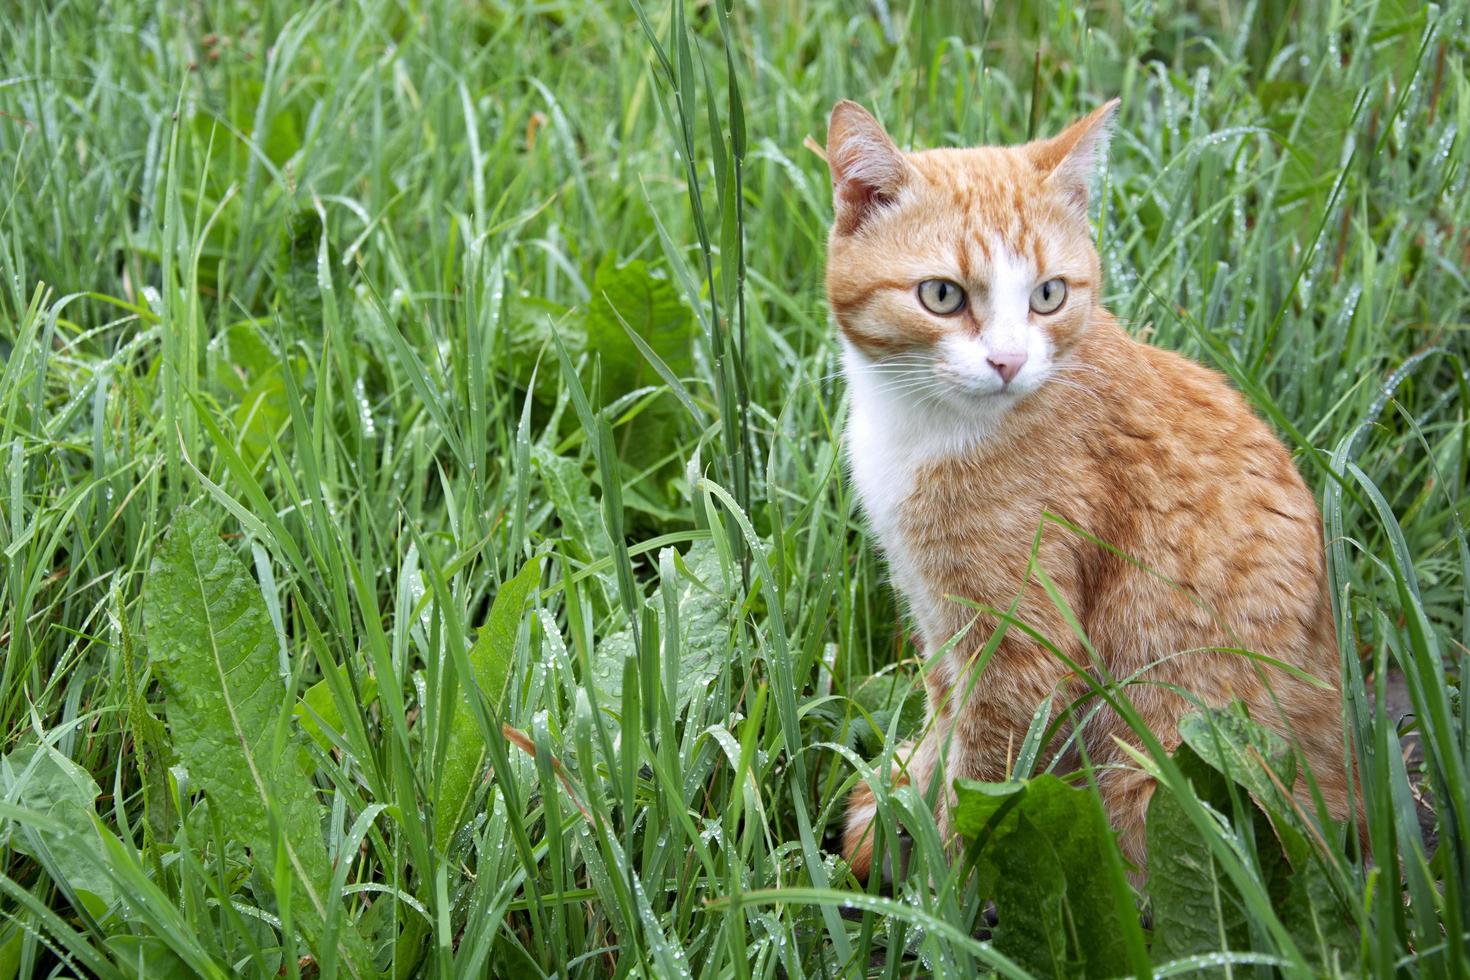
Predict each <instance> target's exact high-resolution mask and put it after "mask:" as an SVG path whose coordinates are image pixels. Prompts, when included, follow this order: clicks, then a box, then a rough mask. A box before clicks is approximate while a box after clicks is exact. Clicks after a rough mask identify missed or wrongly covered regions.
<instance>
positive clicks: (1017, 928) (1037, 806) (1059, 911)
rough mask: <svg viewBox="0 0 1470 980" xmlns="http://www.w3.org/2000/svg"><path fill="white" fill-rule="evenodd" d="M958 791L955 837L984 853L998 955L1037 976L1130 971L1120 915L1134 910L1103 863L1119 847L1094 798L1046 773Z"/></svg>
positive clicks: (965, 784) (968, 783)
mask: <svg viewBox="0 0 1470 980" xmlns="http://www.w3.org/2000/svg"><path fill="white" fill-rule="evenodd" d="M955 791H956V796H957V800H956V804H955V809H954V812H953V820H954V826H955V829H956V830H957V831H959V832H960V833H961V834H963V835H964V836H967V837H975V838H977V839H978V840H979V841H980V842H981V845H982V847H981V851H980V854H979V868H980V879H981V888H982V890H983V891H985V892H986V894H988V895H989V896H990V897H991V898H993V899H994V901H995V907H996V913H997V915H998V917H999V924H998V925H997V927H996V930H995V936H994V942H995V946H996V948H997V949H998V950H1000V951H1001V952H1003V953H1005V954H1006V955H1007V956H1009V957H1011V958H1013V959H1015V960H1016V961H1017V962H1018V963H1020V964H1022V965H1023V966H1026V967H1028V968H1029V969H1031V970H1033V971H1035V972H1036V973H1037V974H1038V975H1039V976H1053V977H1071V976H1079V977H1080V976H1089V977H1090V976H1117V975H1119V974H1122V973H1126V972H1129V969H1130V966H1129V962H1128V948H1127V944H1126V940H1125V938H1124V922H1123V917H1124V916H1134V915H1136V914H1137V912H1136V910H1135V909H1134V906H1133V902H1132V900H1131V897H1130V894H1131V893H1130V892H1129V890H1128V887H1127V884H1126V883H1125V882H1124V881H1123V879H1122V873H1121V871H1119V870H1118V865H1117V864H1116V863H1115V862H1114V861H1110V860H1108V859H1107V850H1108V849H1109V848H1115V847H1117V844H1116V843H1115V842H1114V840H1113V834H1112V830H1111V829H1110V828H1109V826H1108V822H1107V817H1106V816H1105V815H1104V814H1103V810H1102V804H1101V803H1100V802H1099V800H1098V799H1097V796H1096V795H1095V794H1094V793H1093V792H1092V791H1091V790H1089V789H1086V788H1081V789H1074V788H1072V787H1070V786H1068V785H1067V784H1066V783H1064V782H1063V781H1062V780H1061V779H1059V778H1057V777H1056V776H1054V775H1051V774H1050V773H1047V774H1044V775H1041V776H1038V777H1036V778H1035V779H1031V780H1027V781H1026V782H1024V783H1014V782H1012V783H993V784H991V783H979V782H974V781H972V780H963V779H962V780H956V782H955ZM987 831H988V833H987Z"/></svg>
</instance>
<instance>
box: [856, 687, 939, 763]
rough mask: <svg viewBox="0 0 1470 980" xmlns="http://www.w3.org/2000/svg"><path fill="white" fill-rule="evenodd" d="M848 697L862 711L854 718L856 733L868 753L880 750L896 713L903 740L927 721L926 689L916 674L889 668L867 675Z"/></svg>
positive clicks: (899, 731) (898, 732)
mask: <svg viewBox="0 0 1470 980" xmlns="http://www.w3.org/2000/svg"><path fill="white" fill-rule="evenodd" d="M849 697H851V698H852V700H853V701H855V702H856V703H857V705H858V707H860V708H862V710H863V714H861V715H858V716H857V717H856V718H854V719H853V734H854V736H855V737H856V738H857V740H858V744H859V745H860V746H862V748H863V749H864V750H865V752H866V754H867V755H870V756H871V755H876V754H877V753H878V750H879V749H880V748H881V747H882V743H883V740H884V739H885V738H887V737H888V729H889V726H890V725H891V724H892V723H893V716H894V715H895V714H897V715H898V716H899V717H898V729H897V735H898V737H899V738H900V739H905V738H908V737H909V736H910V735H911V734H913V733H914V732H915V731H917V730H918V728H919V726H920V725H922V724H923V722H924V690H923V687H922V686H920V685H919V683H918V678H916V677H914V676H913V675H910V674H900V673H897V672H895V671H889V672H888V673H884V674H875V675H873V676H872V677H865V678H863V680H862V681H861V683H859V684H858V686H857V688H856V689H855V690H853V691H852V692H851V694H850V695H849ZM869 719H871V720H872V724H871V726H870V725H869V722H868V720H869Z"/></svg>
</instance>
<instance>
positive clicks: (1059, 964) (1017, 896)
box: [987, 811, 1110, 977]
mask: <svg viewBox="0 0 1470 980" xmlns="http://www.w3.org/2000/svg"><path fill="white" fill-rule="evenodd" d="M1006 826H1007V827H1008V829H1007V830H1005V831H1004V832H1003V833H1001V835H1000V836H999V837H997V838H996V841H995V845H994V846H993V847H991V848H989V849H988V851H987V854H988V857H989V863H990V868H989V871H990V873H989V874H988V875H987V884H989V885H990V887H989V889H988V892H989V894H990V896H991V898H992V899H993V900H994V902H995V908H996V914H997V915H998V916H999V921H998V922H997V924H996V927H995V931H994V933H993V934H992V937H991V939H992V941H993V942H994V943H995V948H996V949H998V950H1000V951H1001V952H1002V953H1004V954H1006V955H1007V956H1009V957H1011V958H1012V959H1014V960H1015V961H1016V962H1017V963H1019V964H1020V965H1021V966H1024V967H1026V968H1027V969H1028V970H1030V971H1031V972H1032V973H1034V974H1035V975H1037V976H1039V977H1076V976H1083V975H1084V973H1083V971H1082V966H1083V964H1082V963H1081V962H1080V961H1079V958H1078V954H1077V952H1076V951H1075V950H1072V949H1069V948H1068V947H1069V946H1070V945H1071V944H1069V943H1068V942H1067V910H1066V908H1065V906H1066V904H1067V873H1066V871H1065V870H1063V868H1062V863H1061V859H1060V858H1059V857H1058V856H1057V852H1056V850H1055V849H1054V848H1053V847H1052V846H1051V843H1050V841H1048V840H1047V835H1046V834H1045V833H1043V832H1042V831H1041V830H1039V829H1038V828H1037V827H1036V826H1035V825H1034V824H1032V823H1031V821H1030V820H1028V819H1026V815H1025V814H1024V813H1022V812H1019V811H1018V812H1017V813H1016V815H1015V816H1014V817H1013V818H1012V819H1010V820H1008V821H1006ZM1096 975H1097V976H1108V975H1110V974H1104V973H1098V974H1096Z"/></svg>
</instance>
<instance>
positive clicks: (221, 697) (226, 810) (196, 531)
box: [143, 507, 363, 973]
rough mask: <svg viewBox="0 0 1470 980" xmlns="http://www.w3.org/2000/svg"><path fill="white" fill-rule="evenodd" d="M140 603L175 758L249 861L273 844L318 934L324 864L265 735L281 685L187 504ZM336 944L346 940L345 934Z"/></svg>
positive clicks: (303, 792) (230, 572) (309, 801)
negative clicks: (279, 850)
mask: <svg viewBox="0 0 1470 980" xmlns="http://www.w3.org/2000/svg"><path fill="white" fill-rule="evenodd" d="M143 610H144V621H145V624H146V626H147V630H148V633H147V644H148V655H149V659H150V662H151V663H152V664H153V668H154V673H155V675H156V676H157V677H158V679H159V681H160V682H161V683H162V685H163V689H164V693H165V695H166V696H167V704H166V711H167V717H168V725H169V731H170V733H171V735H172V737H173V744H174V748H175V749H176V751H177V752H178V756H179V760H180V761H181V762H182V763H183V765H184V766H185V768H186V769H187V770H188V773H189V778H190V780H191V781H192V782H193V784H194V785H196V786H198V787H199V788H201V789H202V790H203V791H204V793H205V795H206V797H207V798H208V800H209V801H210V809H211V811H212V812H213V813H214V815H215V817H216V819H218V820H219V822H220V825H221V827H222V828H223V829H224V831H225V832H226V833H227V834H228V836H229V837H230V838H231V839H234V840H238V841H241V842H242V843H244V844H245V845H246V846H248V847H249V848H250V849H251V851H252V853H253V854H254V855H255V861H256V865H257V867H258V868H270V867H271V866H272V861H271V859H270V858H268V857H266V856H267V855H271V854H274V853H276V850H277V848H283V849H284V855H283V857H284V859H285V862H286V864H287V865H288V866H289V868H290V870H291V872H292V874H293V877H294V878H295V879H296V880H295V883H294V885H293V887H292V911H293V914H294V915H295V917H296V920H297V921H298V922H301V923H303V924H305V926H306V928H307V931H308V933H309V934H313V935H314V934H317V933H319V932H320V930H321V928H322V925H323V924H324V922H325V918H326V914H327V908H326V905H325V902H326V900H327V894H328V893H327V889H328V887H329V884H330V881H331V867H330V865H329V864H328V862H327V848H326V844H325V842H324V841H323V840H322V833H321V824H320V820H321V813H320V807H319V806H318V804H317V798H316V789H315V787H313V786H312V784H311V782H310V781H309V780H308V779H307V777H306V775H305V774H304V772H303V769H302V766H301V765H299V752H300V747H299V746H295V745H289V744H288V745H284V746H283V745H280V744H278V743H277V739H276V731H277V726H276V721H277V719H278V717H279V715H280V712H281V710H282V705H283V703H285V701H284V699H285V696H286V692H285V690H284V688H283V686H282V684H281V679H280V677H279V675H278V673H277V671H278V667H277V654H276V638H275V633H274V631H273V629H272V627H271V624H270V620H269V618H268V617H267V614H266V608H265V600H264V599H263V598H262V597H261V594H260V590H259V588H258V587H257V586H256V584H255V581H254V579H252V578H251V577H250V574H249V573H248V572H247V571H246V570H245V566H244V565H243V564H242V563H241V562H240V561H239V559H238V558H236V557H235V555H234V553H233V552H231V551H230V549H229V548H228V547H226V546H225V545H224V543H223V542H221V541H220V539H219V535H218V534H217V533H216V532H215V529H214V528H213V526H212V525H211V524H210V522H209V521H207V520H206V519H205V518H204V517H202V516H201V515H200V514H198V513H197V512H195V511H194V510H192V509H191V508H189V507H180V508H179V509H178V510H177V511H176V512H175V514H174V520H173V524H172V525H171V526H170V528H169V531H168V533H167V534H166V535H165V536H164V539H163V543H162V545H161V546H160V547H159V550H158V553H157V555H155V556H154V559H153V564H152V565H151V567H150V568H149V571H148V580H147V583H146V585H145V587H144V590H143ZM267 877H268V876H267ZM349 931H350V930H349ZM346 944H347V945H348V946H349V947H351V946H352V945H353V944H352V937H351V936H350V935H349V936H347V937H346ZM349 957H350V960H351V962H350V965H351V966H352V968H353V969H354V972H358V973H361V972H363V960H362V959H361V954H360V953H356V952H355V951H349Z"/></svg>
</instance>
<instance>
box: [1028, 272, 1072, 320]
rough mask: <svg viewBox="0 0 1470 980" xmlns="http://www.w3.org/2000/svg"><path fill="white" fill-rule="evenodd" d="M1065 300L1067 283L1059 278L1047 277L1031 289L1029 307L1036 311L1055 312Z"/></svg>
mask: <svg viewBox="0 0 1470 980" xmlns="http://www.w3.org/2000/svg"><path fill="white" fill-rule="evenodd" d="M1066 301H1067V284H1066V283H1065V282H1063V281H1062V280H1060V279H1048V280H1047V281H1046V282H1044V283H1042V284H1041V285H1040V286H1037V287H1036V288H1035V289H1033V290H1031V309H1032V310H1034V311H1036V312H1037V313H1055V312H1056V311H1057V310H1059V309H1061V307H1062V304H1063V303H1065V302H1066Z"/></svg>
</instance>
